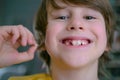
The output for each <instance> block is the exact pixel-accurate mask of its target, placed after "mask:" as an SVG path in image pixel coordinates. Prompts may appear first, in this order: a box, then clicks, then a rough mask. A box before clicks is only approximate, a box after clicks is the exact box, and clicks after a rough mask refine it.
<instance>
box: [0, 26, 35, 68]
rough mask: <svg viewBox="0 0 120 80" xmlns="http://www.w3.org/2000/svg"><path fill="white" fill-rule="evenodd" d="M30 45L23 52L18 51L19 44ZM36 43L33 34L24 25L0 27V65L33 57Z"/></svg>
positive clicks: (7, 64)
mask: <svg viewBox="0 0 120 80" xmlns="http://www.w3.org/2000/svg"><path fill="white" fill-rule="evenodd" d="M26 45H30V48H29V49H28V50H27V51H24V52H18V50H17V48H18V47H20V46H26ZM36 48H37V44H36V42H35V39H34V37H33V34H32V33H31V32H30V31H29V30H28V29H27V28H25V27H24V26H22V25H16V26H1V27H0V67H1V68H2V67H6V66H10V65H13V64H18V63H21V62H25V61H29V60H32V59H33V58H34V53H35V50H36Z"/></svg>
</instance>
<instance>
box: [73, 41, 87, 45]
mask: <svg viewBox="0 0 120 80" xmlns="http://www.w3.org/2000/svg"><path fill="white" fill-rule="evenodd" d="M71 43H72V45H74V46H79V45H85V44H87V42H86V41H82V40H73V41H71Z"/></svg>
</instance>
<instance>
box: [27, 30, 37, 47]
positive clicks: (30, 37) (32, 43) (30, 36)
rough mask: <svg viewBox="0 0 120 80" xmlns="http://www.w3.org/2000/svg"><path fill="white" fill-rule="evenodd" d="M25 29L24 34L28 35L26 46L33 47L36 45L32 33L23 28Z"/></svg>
mask: <svg viewBox="0 0 120 80" xmlns="http://www.w3.org/2000/svg"><path fill="white" fill-rule="evenodd" d="M25 29H26V32H27V34H28V36H27V37H28V38H27V42H28V45H34V44H36V41H35V39H34V36H33V34H32V32H31V31H29V30H28V29H27V28H25Z"/></svg>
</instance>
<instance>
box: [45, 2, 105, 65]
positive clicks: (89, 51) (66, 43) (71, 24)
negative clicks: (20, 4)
mask: <svg viewBox="0 0 120 80" xmlns="http://www.w3.org/2000/svg"><path fill="white" fill-rule="evenodd" d="M62 5H63V6H65V8H64V9H58V10H55V9H53V8H49V10H48V25H47V30H46V38H45V46H46V49H47V51H48V53H49V55H50V56H51V61H52V63H54V64H57V65H58V66H61V65H64V66H65V67H66V66H69V67H81V66H85V65H88V64H90V63H94V62H95V63H96V62H97V60H98V58H99V57H100V56H101V55H102V54H103V52H104V50H105V49H106V44H107V36H106V27H105V21H104V18H103V16H102V14H101V13H100V12H98V11H95V10H93V9H90V8H86V7H80V6H68V5H65V4H62Z"/></svg>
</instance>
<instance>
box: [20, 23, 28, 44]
mask: <svg viewBox="0 0 120 80" xmlns="http://www.w3.org/2000/svg"><path fill="white" fill-rule="evenodd" d="M18 28H19V33H20V36H21V45H22V46H26V45H27V36H28V35H27V32H26V30H25V27H23V26H22V25H18Z"/></svg>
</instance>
